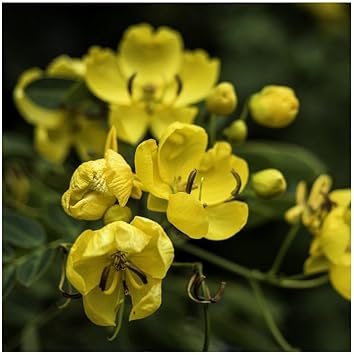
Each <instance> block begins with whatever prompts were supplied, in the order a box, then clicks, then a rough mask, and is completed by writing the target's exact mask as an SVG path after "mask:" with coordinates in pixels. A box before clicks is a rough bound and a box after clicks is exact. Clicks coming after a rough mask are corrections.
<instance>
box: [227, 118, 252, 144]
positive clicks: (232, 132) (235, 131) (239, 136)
mask: <svg viewBox="0 0 354 355" xmlns="http://www.w3.org/2000/svg"><path fill="white" fill-rule="evenodd" d="M224 134H225V136H226V137H227V139H228V140H230V141H232V142H234V143H238V144H241V143H243V142H244V141H245V140H246V139H247V134H248V128H247V124H246V122H245V121H244V120H235V121H234V122H232V123H231V125H230V126H229V127H227V128H225V129H224Z"/></svg>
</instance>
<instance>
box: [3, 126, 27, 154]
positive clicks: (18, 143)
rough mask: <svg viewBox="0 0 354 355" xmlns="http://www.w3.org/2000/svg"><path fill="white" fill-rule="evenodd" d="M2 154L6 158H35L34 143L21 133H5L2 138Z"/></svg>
mask: <svg viewBox="0 0 354 355" xmlns="http://www.w3.org/2000/svg"><path fill="white" fill-rule="evenodd" d="M2 153H3V155H4V156H5V157H6V156H13V155H15V156H21V157H28V158H29V157H33V149H32V142H31V140H30V139H28V138H27V137H26V136H24V135H21V134H19V133H14V132H5V133H3V136H2Z"/></svg>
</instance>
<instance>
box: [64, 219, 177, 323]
mask: <svg viewBox="0 0 354 355" xmlns="http://www.w3.org/2000/svg"><path fill="white" fill-rule="evenodd" d="M173 257H174V251H173V245H172V243H171V241H170V239H169V238H168V236H167V235H166V233H165V232H164V230H163V229H162V227H161V226H160V225H159V224H158V223H156V222H154V221H151V220H149V219H147V218H143V217H135V218H134V220H133V221H132V222H131V223H130V224H128V223H126V222H122V221H119V222H112V223H110V224H108V225H107V226H105V227H103V228H101V229H100V230H97V231H92V230H86V231H84V232H83V233H82V234H81V235H80V236H79V237H78V239H77V240H76V241H75V243H74V245H73V246H72V248H71V249H70V253H69V256H68V260H67V265H66V273H67V277H68V279H69V281H70V282H71V284H72V285H73V286H74V287H75V288H76V289H77V290H78V291H79V292H80V293H81V294H82V296H83V305H84V309H85V313H86V315H87V317H88V318H89V319H90V320H91V321H92V322H93V323H95V324H97V325H101V326H114V325H115V319H116V314H117V312H118V310H119V307H120V305H121V304H122V302H123V300H124V297H125V296H128V295H129V296H130V297H131V301H132V310H131V312H130V316H129V320H136V319H141V318H145V317H148V316H150V315H151V314H152V313H154V312H155V311H156V310H157V309H158V308H159V307H160V305H161V282H162V279H163V278H164V277H165V276H166V273H167V271H168V269H169V267H170V266H171V263H172V261H173Z"/></svg>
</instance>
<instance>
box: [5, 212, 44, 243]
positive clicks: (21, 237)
mask: <svg viewBox="0 0 354 355" xmlns="http://www.w3.org/2000/svg"><path fill="white" fill-rule="evenodd" d="M2 231H3V241H5V242H8V243H10V244H12V245H15V246H18V247H21V248H34V247H37V246H40V245H42V244H43V242H44V241H45V239H46V233H45V230H44V229H43V227H42V226H41V225H40V224H39V223H38V222H37V221H35V220H33V219H31V218H28V217H25V216H22V215H20V214H18V213H16V212H14V211H12V210H9V209H4V210H3V230H2Z"/></svg>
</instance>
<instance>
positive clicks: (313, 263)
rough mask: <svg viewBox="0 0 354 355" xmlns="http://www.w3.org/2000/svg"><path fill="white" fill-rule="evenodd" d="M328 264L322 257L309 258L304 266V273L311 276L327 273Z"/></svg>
mask: <svg viewBox="0 0 354 355" xmlns="http://www.w3.org/2000/svg"><path fill="white" fill-rule="evenodd" d="M328 268H329V262H328V260H327V258H326V257H325V256H324V255H316V256H310V257H309V258H308V259H307V260H306V261H305V264H304V273H305V274H313V273H318V272H324V271H327V270H328Z"/></svg>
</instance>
